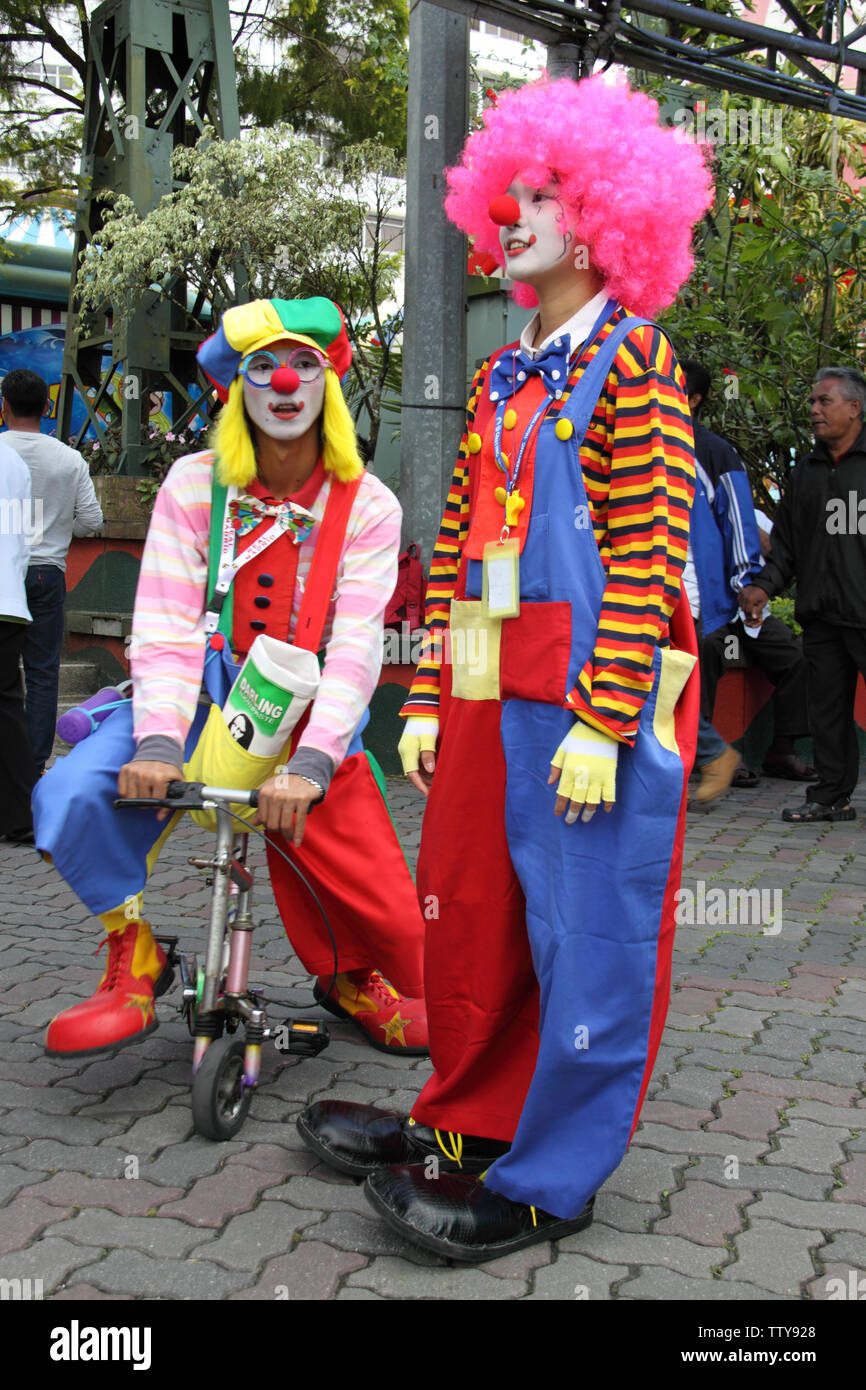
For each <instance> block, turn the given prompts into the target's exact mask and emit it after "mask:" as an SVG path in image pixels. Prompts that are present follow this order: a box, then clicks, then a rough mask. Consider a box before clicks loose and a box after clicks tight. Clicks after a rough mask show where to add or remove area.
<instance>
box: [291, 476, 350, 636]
mask: <svg viewBox="0 0 866 1390" xmlns="http://www.w3.org/2000/svg"><path fill="white" fill-rule="evenodd" d="M363 476H364V475H363V474H361V477H360V478H355V479H353V481H352V482H350V483H341V482H338V481H337V479H336V478H333V479H332V480H331V491H330V494H329V496H328V502H327V505H326V507H325V515H324V516H323V518H322V524H321V526H320V527H319V535H318V539H317V541H316V549H315V551H314V554H313V563H312V565H311V566H310V572H309V574H308V575H307V584H306V588H305V589H304V597H303V599H302V601H301V611H300V613H299V614H298V626H297V630H296V632H295V636H294V639H293V641H294V645H295V646H296V647H303V649H304V650H305V651H308V652H317V651H318V650H319V643H320V641H321V638H322V628H323V627H324V626H325V618H326V617H327V614H328V606H329V604H330V602H331V596H332V594H333V592H334V581H335V579H336V577H337V566H338V564H339V563H340V554H341V552H342V549H343V541H344V539H345V535H346V527H347V525H348V523H349V513H350V512H351V510H352V503H353V502H354V500H355V496H356V494H357V491H358V488H359V487H360V486H361V479H362V478H363Z"/></svg>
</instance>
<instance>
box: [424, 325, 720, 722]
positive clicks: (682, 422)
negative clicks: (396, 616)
mask: <svg viewBox="0 0 866 1390" xmlns="http://www.w3.org/2000/svg"><path fill="white" fill-rule="evenodd" d="M623 317H626V311H625V310H624V309H622V308H621V307H620V308H617V309H616V310H615V311H614V312H613V313H612V314H611V317H610V318H609V319H608V321H607V323H606V324H605V325H604V327H603V329H602V332H601V335H600V336H599V344H600V343H601V342H602V341H603V340H604V338H606V337H607V335H608V333H609V332H610V331H611V329H612V328H613V326H614V324H616V323H618V322H619V321H620V320H621V319H622V318H623ZM596 351H597V347H595V348H593V349H592V350H591V351H590V353H589V354H588V355H587V357H586V358H585V359H583V360H579V359H582V351H581V350H578V352H577V354H575V357H573V358H572V375H571V376H570V377H569V380H568V386H567V389H566V390H565V391H564V392H563V396H562V399H561V400H559V401H553V402H552V403H551V405H550V407H549V411H548V414H556V413H558V411H559V410H561V408H562V406H563V405H564V404H565V401H566V400H567V399H568V396H569V394H570V392H571V391H572V389H573V388H574V386H575V384H576V383H577V382H578V381H579V379H580V377H581V375H582V373H583V371H584V370H585V367H586V365H587V364H588V362H589V361H590V360H591V358H592V356H594V354H595V352H596ZM488 367H489V363H488V362H485V363H484V365H483V366H482V367H481V368H480V370H479V371H478V372H477V373H476V375H475V378H474V380H473V383H472V389H471V393H470V397H469V405H468V408H467V416H466V426H465V429H464V432H463V437H462V439H461V441H460V451H459V455H458V459H457V465H456V467H455V469H454V476H453V478H452V481H451V487H450V490H449V493H448V500H447V502H446V504H445V514H444V516H443V518H442V524H441V527H440V530H439V536H438V539H437V542H436V546H435V549H434V551H433V557H432V561H431V565H430V581H429V584H428V588H427V611H426V621H427V626H428V628H429V630H430V633H431V634H433V635H436V634H439V635H441V632H442V629H444V628H445V627H447V625H448V617H449V611H450V607H451V600H452V597H453V595H454V589H455V584H456V581H457V572H458V569H459V565H460V557H461V554H462V550H463V545H464V543H465V541H466V537H467V534H468V531H469V520H470V515H469V506H470V502H469V496H470V494H469V449H468V437H469V434H470V432H471V431H472V426H473V423H474V420H475V415H476V411H477V409H478V404H479V402H480V400H481V398H482V393H483V391H484V390H485V386H486V381H487V371H488ZM580 463H581V467H582V469H583V484H584V488H585V490H586V496H587V501H588V503H589V510H590V519H591V522H592V528H593V535H594V537H595V541H596V544H597V546H598V550H599V554H600V556H601V560H602V564H603V565H604V570H605V575H606V584H605V590H604V597H603V600H602V607H601V614H600V617H599V624H598V631H597V634H596V639H595V644H594V648H593V652H592V655H591V657H590V658H589V660H588V661H587V662H586V664H585V666H584V668H583V670H582V671H581V672H580V675H579V676H578V679H577V684H576V685H575V687H574V689H573V690H572V691H570V692H569V694H568V695H567V697H566V700H565V702H564V703H565V706H566V707H567V708H569V709H572V710H573V711H574V713H575V714H576V715H577V716H579V718H581V719H582V720H584V722H585V723H587V724H591V725H592V726H593V727H594V728H596V729H600V730H602V731H603V732H605V733H607V734H610V735H611V736H612V737H614V738H616V739H618V740H619V741H620V742H623V743H633V742H634V739H635V736H636V734H637V727H638V722H639V720H640V713H641V709H642V706H643V703H644V700H645V699H646V697H647V696H648V695H649V693H650V690H651V688H652V683H653V669H652V663H653V652H654V650H655V648H656V647H657V646H659V645H664V644H665V643H666V642H667V636H668V624H669V621H670V617H671V614H672V613H673V610H674V608H675V607H676V604H677V602H678V600H679V596H680V584H681V579H682V572H683V566H684V565H685V562H686V553H687V549H688V534H689V510H690V508H691V505H692V498H693V496H694V480H695V463H694V441H693V435H692V421H691V415H690V412H689V407H688V402H687V400H686V396H685V392H684V382H683V376H682V372H681V371H680V368H679V365H678V364H677V361H676V358H675V357H674V354H673V351H672V349H671V346H670V343H669V342H668V340H667V338H666V337H665V335H664V334H663V333H662V332H661V330H660V329H658V328H656V327H655V326H654V325H645V326H643V327H640V328H635V329H633V330H632V332H631V333H629V334H628V336H627V337H626V338H625V339H624V341H623V343H622V344H621V346H620V348H619V351H618V352H617V354H616V357H615V359H614V362H613V366H612V367H611V370H610V372H609V374H608V377H607V381H606V383H605V387H604V390H603V391H602V393H601V395H600V396H599V399H598V402H597V403H596V407H595V410H594V412H593V415H592V419H591V421H590V424H589V427H588V429H587V432H586V435H585V437H584V440H583V443H582V444H581V446H580ZM442 650H443V647H442V642H441V641H433V642H431V643H430V644H429V653H430V654H429V655H422V657H421V660H420V662H419V664H418V670H417V673H416V676H415V679H414V681H413V683H412V688H411V690H410V692H409V697H408V699H407V701H406V703H405V705H404V706H403V709H402V711H401V713H402V714H403V715H404V716H407V715H410V714H415V715H422V716H423V715H428V716H429V715H430V714H434V713H435V712H436V710H437V708H438V702H439V680H440V670H439V664H438V655H439V654H441V652H442Z"/></svg>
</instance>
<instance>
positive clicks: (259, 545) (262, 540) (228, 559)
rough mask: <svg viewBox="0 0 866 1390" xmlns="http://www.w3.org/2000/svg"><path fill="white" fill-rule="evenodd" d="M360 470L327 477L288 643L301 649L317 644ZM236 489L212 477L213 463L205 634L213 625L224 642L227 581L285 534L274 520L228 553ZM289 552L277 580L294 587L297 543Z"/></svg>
mask: <svg viewBox="0 0 866 1390" xmlns="http://www.w3.org/2000/svg"><path fill="white" fill-rule="evenodd" d="M363 476H364V475H363V474H361V476H360V477H359V478H356V479H354V480H353V481H352V482H350V483H341V482H338V481H337V479H336V478H332V479H331V490H330V493H329V495H328V501H327V504H326V507H325V515H324V517H323V518H322V523H321V525H320V527H319V534H318V537H317V540H316V548H315V550H314V552H313V561H312V565H311V567H310V571H309V573H308V575H307V581H306V586H305V588H304V597H303V600H302V602H301V611H300V613H299V615H298V625H297V631H296V633H295V637H294V645H295V646H297V647H303V648H304V649H305V650H307V651H313V652H315V651H318V649H319V643H320V641H321V636H322V629H323V627H324V624H325V618H326V617H327V614H328V607H329V605H330V602H331V597H332V595H333V592H334V583H335V580H336V576H337V566H338V565H339V562H340V554H341V551H342V548H343V540H344V538H345V534H346V526H347V524H348V521H349V516H350V513H351V510H352V504H353V502H354V500H355V497H356V495H357V492H358V488H359V487H360V486H361V481H362V479H363ZM236 493H237V489H236V488H227V487H224V486H223V485H222V484H221V483H219V482H217V479H216V468H214V482H213V492H212V498H211V530H210V553H209V578H210V592H211V596H210V598H209V600H208V605H207V612H206V614H205V635H206V636H207V637H209V636H211V634H212V633H214V632H216V630H217V628H219V630H220V631H221V632H222V633H223V634H224V635H225V637H226V638H227V639H228V642H229V645H230V646H231V644H232V635H233V634H232V620H233V613H232V591H231V586H232V581H233V580H234V578H235V575H236V574H237V573H238V570H240V569H241V568H242V567H243V565H245V564H246V563H247V562H248V561H249V560H252V559H254V558H255V556H256V555H260V554H261V553H262V551H263V550H265V549H266V548H267V547H268V546H269V545H272V544H273V542H274V541H275V540H278V539H279V538H280V536H282V535H285V534H286V533H285V532H284V531H283V529H282V527H281V526H280V525H279V524H278V523H277V522H275V523H274V525H273V526H271V527H269V528H268V530H267V531H266V532H265V533H264V534H263V535H262V536H260V537H259V538H258V539H257V540H254V541H252V542H251V544H250V545H248V546H247V547H246V549H245V550H243V551H242V552H241V554H240V555H239V556H238V557H237V559H236V560H235V559H233V551H234V546H235V539H236V533H235V529H234V527H233V526H232V525H231V519H230V516H229V510H228V504H229V502H230V501H231V499H232V497H233V496H235V495H236ZM290 557H291V559H293V560H294V562H295V563H294V566H291V567H290V568H291V573H287V572H283V573H282V574H281V576H280V578H281V582H284V583H289V582H290V583H291V587H292V591H293V592H294V582H295V574H296V573H297V561H298V547H297V546H293V547H292V549H291V552H290Z"/></svg>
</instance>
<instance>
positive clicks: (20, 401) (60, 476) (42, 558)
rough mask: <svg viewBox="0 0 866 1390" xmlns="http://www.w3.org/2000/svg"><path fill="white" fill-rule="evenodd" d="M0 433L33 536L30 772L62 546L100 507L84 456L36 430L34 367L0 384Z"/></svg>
mask: <svg viewBox="0 0 866 1390" xmlns="http://www.w3.org/2000/svg"><path fill="white" fill-rule="evenodd" d="M0 390H2V398H3V421H4V423H5V425H6V428H7V430H8V433H7V434H6V435H4V436H3V440H4V443H6V444H8V445H9V446H10V447H11V448H12V449H14V450H15V452H16V453H17V454H18V455H19V456H20V457H21V458H22V459H23V460H24V462H25V463H26V464H27V467H28V468H29V470H30V476H31V479H32V485H33V510H34V518H35V519H36V520H38V521H39V523H40V524H39V525H38V527H37V529H36V531H35V534H34V535H33V538H32V542H31V550H30V567H29V569H28V572H27V603H28V606H29V608H30V613H31V615H32V618H33V622H32V624H31V625H30V627H29V629H28V631H27V636H26V638H25V641H24V651H23V655H24V674H25V677H26V680H27V701H26V705H27V725H28V728H29V731H30V742H31V745H32V747H33V757H34V760H35V763H36V770H37V772H38V773H39V774H41V773H42V772H43V771H44V769H45V764H46V762H47V760H48V758H49V757H50V756H51V748H52V745H53V743H54V729H55V725H56V723H57V686H58V681H59V676H60V651H61V647H62V646H63V601H64V599H65V598H66V552H67V551H68V549H69V543H70V541H71V540H72V537H73V536H88V535H90V534H91V532H93V531H96V530H98V528H99V527H100V526H101V525H102V508H101V507H100V505H99V502H98V501H97V497H96V493H95V491H94V488H93V481H92V479H91V477H90V473H89V470H88V467H87V464H86V462H85V460H84V459H83V458H82V457H81V455H80V454H79V453H76V451H75V449H70V448H69V446H68V445H66V444H61V442H60V440H59V439H54V438H52V436H51V435H47V434H42V432H41V430H40V421H41V420H42V417H43V415H44V414H45V413H46V408H47V405H48V385H47V383H46V382H45V381H43V379H42V377H41V376H38V375H37V373H36V372H31V371H27V370H26V369H25V368H16V369H15V370H14V371H11V372H9V373H7V375H6V376H5V377H4V378H3V383H2V388H0Z"/></svg>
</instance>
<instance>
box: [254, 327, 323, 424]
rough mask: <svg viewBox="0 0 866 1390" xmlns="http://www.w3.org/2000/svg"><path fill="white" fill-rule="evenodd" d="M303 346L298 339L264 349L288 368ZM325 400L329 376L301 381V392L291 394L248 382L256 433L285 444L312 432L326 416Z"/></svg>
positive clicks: (273, 344) (271, 344)
mask: <svg viewBox="0 0 866 1390" xmlns="http://www.w3.org/2000/svg"><path fill="white" fill-rule="evenodd" d="M298 346H300V345H299V344H298V343H297V342H296V341H295V340H294V339H291V338H280V339H279V340H278V341H277V342H274V343H268V345H267V347H266V348H265V349H264V351H266V352H271V353H273V355H274V356H275V357H276V358H278V360H279V362H280V364H281V365H285V364H286V363H287V362H288V360H289V356H290V355H291V353H292V351H293V350H294V349H296V348H297V347H298ZM324 400H325V373H324V372H322V373H321V375H320V376H318V377H317V378H316V380H315V381H299V382H298V386H297V390H295V391H293V392H291V393H288V392H282V391H275V390H273V388H272V387H270V386H252V385H251V384H250V383H249V381H247V380H246V378H244V406H245V407H246V412H247V415H248V416H249V418H250V420H251V422H252V424H253V425H254V426H255V428H256V429H259V430H261V431H262V434H266V435H268V436H269V437H270V438H271V439H278V440H280V441H281V442H285V441H289V440H292V439H300V438H302V436H303V435H305V434H306V433H307V431H308V430H309V429H311V428H312V427H313V426H314V425H315V423H316V421H317V420H318V418H319V416H320V415H321V413H322V406H323V404H324Z"/></svg>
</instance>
